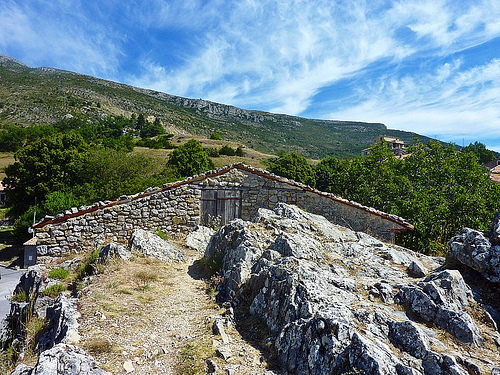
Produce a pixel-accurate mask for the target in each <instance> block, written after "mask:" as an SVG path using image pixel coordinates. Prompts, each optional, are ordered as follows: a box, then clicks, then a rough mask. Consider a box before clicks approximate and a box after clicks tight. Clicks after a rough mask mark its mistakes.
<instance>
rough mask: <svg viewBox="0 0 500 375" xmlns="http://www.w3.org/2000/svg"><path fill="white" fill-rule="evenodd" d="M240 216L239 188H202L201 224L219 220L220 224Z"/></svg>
mask: <svg viewBox="0 0 500 375" xmlns="http://www.w3.org/2000/svg"><path fill="white" fill-rule="evenodd" d="M240 217H241V191H240V190H222V189H221V190H208V189H207V190H202V192H201V219H200V221H201V225H210V224H211V223H212V222H214V221H217V220H220V224H221V225H225V224H227V223H229V222H230V221H231V220H233V219H236V218H240Z"/></svg>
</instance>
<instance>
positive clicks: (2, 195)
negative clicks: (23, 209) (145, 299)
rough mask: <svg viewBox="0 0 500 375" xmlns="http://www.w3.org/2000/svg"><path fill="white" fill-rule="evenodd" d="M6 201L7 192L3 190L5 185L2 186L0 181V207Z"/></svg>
mask: <svg viewBox="0 0 500 375" xmlns="http://www.w3.org/2000/svg"><path fill="white" fill-rule="evenodd" d="M6 202H7V193H6V192H5V186H3V181H0V207H3V206H5V203H6Z"/></svg>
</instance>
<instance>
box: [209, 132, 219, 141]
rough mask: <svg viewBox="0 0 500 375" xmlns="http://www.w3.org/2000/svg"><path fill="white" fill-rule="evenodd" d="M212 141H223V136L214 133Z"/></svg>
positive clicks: (211, 137) (211, 135)
mask: <svg viewBox="0 0 500 375" xmlns="http://www.w3.org/2000/svg"><path fill="white" fill-rule="evenodd" d="M210 139H214V140H216V141H221V140H222V135H220V134H219V133H217V132H213V133H212V134H210Z"/></svg>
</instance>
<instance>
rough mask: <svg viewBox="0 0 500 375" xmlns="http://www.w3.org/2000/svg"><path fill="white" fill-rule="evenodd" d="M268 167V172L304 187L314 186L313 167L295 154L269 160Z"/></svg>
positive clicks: (282, 155)
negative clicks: (299, 183) (301, 184)
mask: <svg viewBox="0 0 500 375" xmlns="http://www.w3.org/2000/svg"><path fill="white" fill-rule="evenodd" d="M268 165H269V171H270V172H272V173H275V174H278V175H280V176H283V177H286V178H290V179H292V180H294V181H297V182H301V183H303V184H306V185H310V186H314V185H315V176H314V170H313V167H312V166H311V165H310V164H309V163H308V162H307V159H306V158H305V157H303V156H302V155H299V154H297V153H296V152H291V153H289V154H284V153H282V154H281V155H279V156H278V158H274V159H271V160H269V161H268Z"/></svg>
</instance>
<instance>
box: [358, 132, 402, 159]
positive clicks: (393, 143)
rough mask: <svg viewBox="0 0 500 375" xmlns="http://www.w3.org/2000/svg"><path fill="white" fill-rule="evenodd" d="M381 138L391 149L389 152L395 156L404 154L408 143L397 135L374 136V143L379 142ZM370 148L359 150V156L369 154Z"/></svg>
mask: <svg viewBox="0 0 500 375" xmlns="http://www.w3.org/2000/svg"><path fill="white" fill-rule="evenodd" d="M382 140H384V141H385V143H387V147H389V150H391V152H392V153H393V154H394V155H396V156H397V157H402V156H403V155H405V154H406V149H407V148H408V145H407V144H406V143H405V142H404V141H402V140H401V139H399V138H398V137H388V136H386V135H380V136H378V137H377V138H375V140H374V143H377V142H380V141H382ZM370 149H371V147H368V148H365V149H364V150H361V156H368V155H369V154H370Z"/></svg>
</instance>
